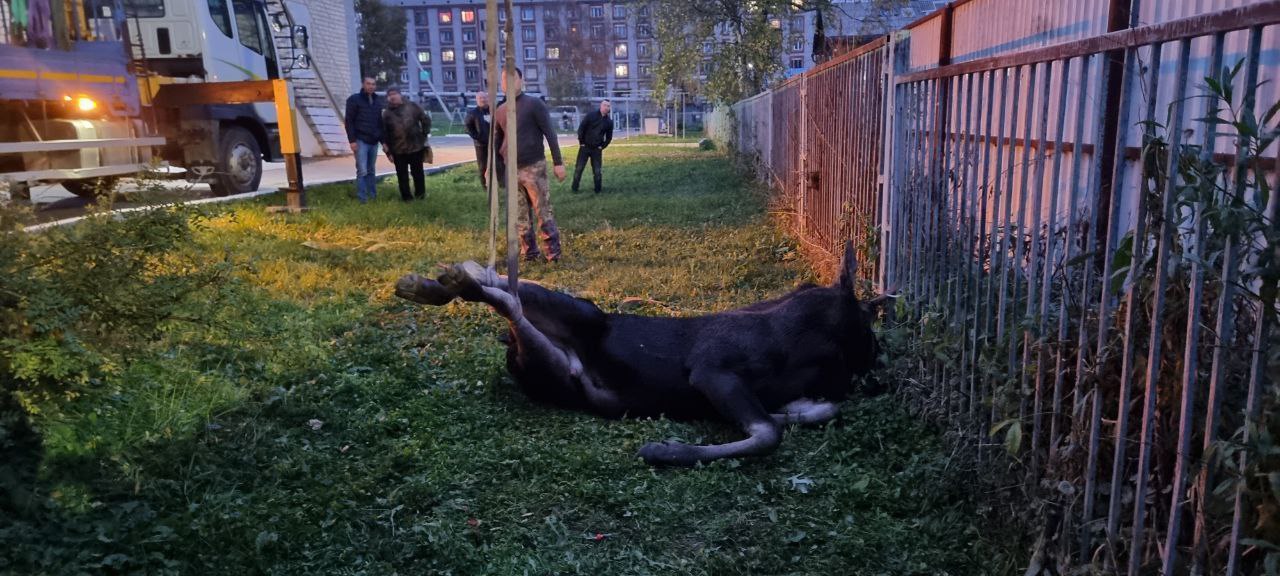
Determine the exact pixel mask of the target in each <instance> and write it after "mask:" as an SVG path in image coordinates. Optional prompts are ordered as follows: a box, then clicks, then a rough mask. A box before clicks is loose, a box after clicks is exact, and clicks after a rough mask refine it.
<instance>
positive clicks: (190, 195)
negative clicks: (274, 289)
mask: <svg viewBox="0 0 1280 576" xmlns="http://www.w3.org/2000/svg"><path fill="white" fill-rule="evenodd" d="M625 137H626V135H624V134H615V139H622V138H625ZM559 140H560V143H561V146H562V147H564V148H573V147H576V135H574V134H560V135H559ZM431 146H432V148H433V151H434V153H435V164H434V165H433V166H434V167H447V166H450V165H456V164H458V163H466V162H474V161H475V148H474V146H473V145H472V143H471V138H469V137H467V136H466V135H463V134H452V135H447V136H433V137H432V138H431ZM573 153H574V152H573V151H572V150H566V152H565V163H566V164H570V165H572V163H573V159H574V157H573V155H572V154H573ZM429 168H430V167H429ZM377 171H378V175H380V176H383V175H387V174H395V166H394V165H392V163H391V161H390V160H387V158H386V157H385V156H382V155H379V156H378V165H377ZM355 172H356V169H355V161H354V159H353V158H352V157H351V156H338V157H319V158H305V159H303V164H302V177H303V181H304V183H305V184H306V185H307V186H311V185H315V184H324V183H328V182H344V181H350V180H354V179H355ZM287 183H288V179H287V177H286V175H285V170H284V163H283V162H267V163H265V164H263V172H262V183H261V184H260V185H259V188H258V192H274V191H276V190H279V189H280V188H283V187H284V186H285V185H286V184H287ZM120 190H121V191H122V192H135V194H132V195H130V196H129V197H128V198H127V201H118V202H116V204H115V207H116V208H121V209H127V208H136V207H140V206H146V205H149V204H159V203H165V202H173V201H177V200H183V201H192V200H204V199H212V198H215V197H214V196H213V193H212V192H211V191H210V190H209V185H208V184H192V183H189V182H187V181H185V180H181V179H179V180H171V181H164V182H151V183H145V184H140V183H138V182H134V181H131V180H126V181H124V182H123V183H122V184H121V187H120ZM144 190H145V191H144ZM140 191H143V192H141V193H137V192H140ZM31 199H32V203H33V204H34V205H35V211H36V223H44V222H53V221H56V220H63V219H67V218H75V217H77V216H83V215H84V214H85V211H86V208H87V207H88V206H89V205H90V202H89V201H88V200H85V199H83V198H80V197H79V196H76V195H74V194H72V193H70V192H68V191H67V190H66V189H65V188H63V187H62V186H60V185H56V184H54V185H48V186H37V187H34V188H32V189H31Z"/></svg>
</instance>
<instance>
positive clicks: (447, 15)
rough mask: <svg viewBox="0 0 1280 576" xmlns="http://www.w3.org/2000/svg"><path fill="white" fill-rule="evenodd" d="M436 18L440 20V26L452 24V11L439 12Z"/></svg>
mask: <svg viewBox="0 0 1280 576" xmlns="http://www.w3.org/2000/svg"><path fill="white" fill-rule="evenodd" d="M436 16H437V17H438V18H439V19H440V23H441V24H453V9H452V8H450V9H448V10H441V11H439V13H437V14H436Z"/></svg>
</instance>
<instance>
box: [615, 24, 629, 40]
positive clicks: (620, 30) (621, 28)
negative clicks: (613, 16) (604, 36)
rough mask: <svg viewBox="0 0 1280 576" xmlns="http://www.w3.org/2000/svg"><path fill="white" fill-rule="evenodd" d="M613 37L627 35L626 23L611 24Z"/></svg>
mask: <svg viewBox="0 0 1280 576" xmlns="http://www.w3.org/2000/svg"><path fill="white" fill-rule="evenodd" d="M613 37H614V38H626V37H627V25H626V24H614V25H613Z"/></svg>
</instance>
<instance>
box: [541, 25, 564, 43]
mask: <svg viewBox="0 0 1280 576" xmlns="http://www.w3.org/2000/svg"><path fill="white" fill-rule="evenodd" d="M542 35H543V36H546V38H547V40H559V39H560V29H559V28H556V27H555V26H547V27H546V28H543V30H542Z"/></svg>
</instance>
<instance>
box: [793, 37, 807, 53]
mask: <svg viewBox="0 0 1280 576" xmlns="http://www.w3.org/2000/svg"><path fill="white" fill-rule="evenodd" d="M791 51H792V52H803V51H804V38H796V39H795V40H792V41H791Z"/></svg>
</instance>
